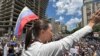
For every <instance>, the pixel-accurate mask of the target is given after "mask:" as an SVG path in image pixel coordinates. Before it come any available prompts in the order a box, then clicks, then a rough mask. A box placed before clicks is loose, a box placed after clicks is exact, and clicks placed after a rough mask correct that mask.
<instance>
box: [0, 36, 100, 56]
mask: <svg viewBox="0 0 100 56" xmlns="http://www.w3.org/2000/svg"><path fill="white" fill-rule="evenodd" d="M57 37H59V38H58V39H56V38H57ZM6 38H7V37H5V38H3V39H2V38H0V56H21V53H22V49H23V44H24V42H19V41H17V42H16V41H13V40H8V39H6ZM56 38H55V39H53V41H58V40H60V39H62V38H63V35H61V34H60V35H56ZM99 47H100V40H98V39H95V38H94V37H92V36H91V37H85V38H81V39H80V40H79V41H78V42H74V44H73V46H72V47H71V48H70V49H69V50H65V51H64V54H63V55H64V56H100V48H99Z"/></svg>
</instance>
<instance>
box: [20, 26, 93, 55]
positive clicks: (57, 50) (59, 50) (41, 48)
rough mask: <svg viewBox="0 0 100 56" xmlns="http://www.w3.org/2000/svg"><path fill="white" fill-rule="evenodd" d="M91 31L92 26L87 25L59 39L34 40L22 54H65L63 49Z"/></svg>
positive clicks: (66, 48) (67, 48)
mask: <svg viewBox="0 0 100 56" xmlns="http://www.w3.org/2000/svg"><path fill="white" fill-rule="evenodd" d="M91 31H92V28H91V27H90V26H88V25H87V26H85V27H83V28H82V29H80V30H78V31H76V32H75V33H73V34H71V35H69V36H66V37H64V38H63V39H61V40H58V41H54V42H49V43H46V44H43V43H40V42H34V43H32V44H31V46H30V47H29V48H28V49H27V50H23V52H22V56H63V51H64V50H69V48H70V47H71V46H72V45H73V42H74V41H75V42H77V41H78V40H79V39H80V38H81V37H83V36H84V35H85V34H87V33H89V32H91Z"/></svg>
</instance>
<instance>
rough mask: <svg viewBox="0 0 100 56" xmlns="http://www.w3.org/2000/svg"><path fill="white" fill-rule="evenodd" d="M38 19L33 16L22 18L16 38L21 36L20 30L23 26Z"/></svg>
mask: <svg viewBox="0 0 100 56" xmlns="http://www.w3.org/2000/svg"><path fill="white" fill-rule="evenodd" d="M35 19H38V17H37V16H36V15H35V14H32V15H29V16H25V17H24V18H22V20H21V22H20V26H19V30H18V36H20V35H21V33H22V30H23V28H24V26H25V24H26V23H28V22H30V21H32V20H35Z"/></svg>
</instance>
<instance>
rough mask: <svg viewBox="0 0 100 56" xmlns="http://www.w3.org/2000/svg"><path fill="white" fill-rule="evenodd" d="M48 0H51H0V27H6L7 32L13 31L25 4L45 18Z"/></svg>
mask: <svg viewBox="0 0 100 56" xmlns="http://www.w3.org/2000/svg"><path fill="white" fill-rule="evenodd" d="M48 1H49V0H0V28H4V29H6V32H7V33H9V32H11V31H12V32H13V31H14V27H15V25H16V21H17V19H18V16H19V13H20V12H21V10H22V9H23V8H24V7H25V6H27V7H29V8H30V9H31V10H32V11H33V12H34V13H35V14H36V15H38V16H39V18H40V19H42V18H45V12H46V8H47V4H48ZM32 24H33V23H32V22H30V23H28V24H27V25H26V26H25V27H28V26H31V25H32ZM25 29H26V28H25ZM25 29H24V30H25Z"/></svg>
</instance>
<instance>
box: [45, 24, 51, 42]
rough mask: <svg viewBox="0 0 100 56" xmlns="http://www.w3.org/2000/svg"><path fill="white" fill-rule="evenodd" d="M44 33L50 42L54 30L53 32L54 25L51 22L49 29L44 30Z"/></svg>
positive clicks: (46, 39)
mask: <svg viewBox="0 0 100 56" xmlns="http://www.w3.org/2000/svg"><path fill="white" fill-rule="evenodd" d="M43 35H44V37H43V38H44V40H45V41H46V42H49V41H51V40H52V36H53V32H52V25H51V24H49V27H48V29H47V30H44V33H43Z"/></svg>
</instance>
